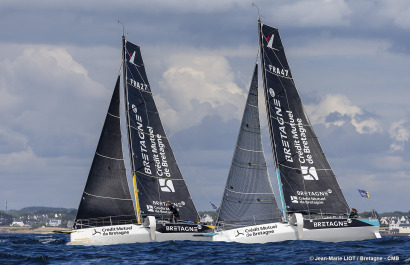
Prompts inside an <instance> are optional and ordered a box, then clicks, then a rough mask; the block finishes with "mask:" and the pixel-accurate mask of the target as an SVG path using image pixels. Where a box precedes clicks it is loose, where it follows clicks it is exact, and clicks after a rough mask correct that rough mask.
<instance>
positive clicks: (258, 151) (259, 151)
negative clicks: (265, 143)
mask: <svg viewBox="0 0 410 265" xmlns="http://www.w3.org/2000/svg"><path fill="white" fill-rule="evenodd" d="M236 147H238V148H239V149H241V150H244V151H249V152H255V153H261V152H263V150H249V149H245V148H242V147H240V146H239V145H236Z"/></svg>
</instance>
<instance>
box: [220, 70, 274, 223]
mask: <svg viewBox="0 0 410 265" xmlns="http://www.w3.org/2000/svg"><path fill="white" fill-rule="evenodd" d="M280 220H281V213H280V211H279V209H278V206H277V204H276V200H275V195H274V194H273V189H272V185H271V182H270V180H269V175H268V170H267V166H266V160H265V156H264V153H263V149H262V141H261V131H260V123H259V110H258V64H256V65H255V70H254V73H253V77H252V82H251V85H250V88H249V93H248V99H247V101H246V106H245V110H244V113H243V117H242V122H241V127H240V130H239V135H238V140H237V143H236V147H235V151H234V155H233V158H232V163H231V168H230V171H229V175H228V180H227V182H226V186H225V190H224V194H223V198H222V203H221V207H220V211H219V215H218V221H217V222H218V224H219V225H220V226H221V227H224V228H225V229H233V228H236V227H241V226H250V225H259V224H265V223H272V222H277V221H280Z"/></svg>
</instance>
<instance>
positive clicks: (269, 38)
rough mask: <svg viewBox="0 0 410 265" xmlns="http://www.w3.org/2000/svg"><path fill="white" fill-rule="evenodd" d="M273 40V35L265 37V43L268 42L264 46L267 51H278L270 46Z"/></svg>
mask: <svg viewBox="0 0 410 265" xmlns="http://www.w3.org/2000/svg"><path fill="white" fill-rule="evenodd" d="M274 38H275V34H272V36H271V37H267V38H266V41H267V42H268V44H267V45H266V47H268V48H269V49H272V50H275V51H278V49H276V48H273V47H272V45H273V39H274Z"/></svg>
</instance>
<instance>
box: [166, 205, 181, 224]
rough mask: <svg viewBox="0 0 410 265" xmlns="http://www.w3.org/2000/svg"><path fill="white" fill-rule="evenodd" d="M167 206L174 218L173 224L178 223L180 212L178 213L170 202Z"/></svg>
mask: <svg viewBox="0 0 410 265" xmlns="http://www.w3.org/2000/svg"><path fill="white" fill-rule="evenodd" d="M167 206H168V209H169V211H170V214H171V217H172V222H173V223H176V221H177V218H179V212H178V210H177V208H176V207H175V206H173V205H172V204H171V202H170V201H167Z"/></svg>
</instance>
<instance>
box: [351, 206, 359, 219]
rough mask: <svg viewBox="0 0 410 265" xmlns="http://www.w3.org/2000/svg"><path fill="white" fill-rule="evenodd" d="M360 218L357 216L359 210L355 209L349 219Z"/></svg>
mask: <svg viewBox="0 0 410 265" xmlns="http://www.w3.org/2000/svg"><path fill="white" fill-rule="evenodd" d="M358 217H359V216H358V215H357V210H356V209H355V208H352V210H351V211H350V215H349V218H358Z"/></svg>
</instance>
